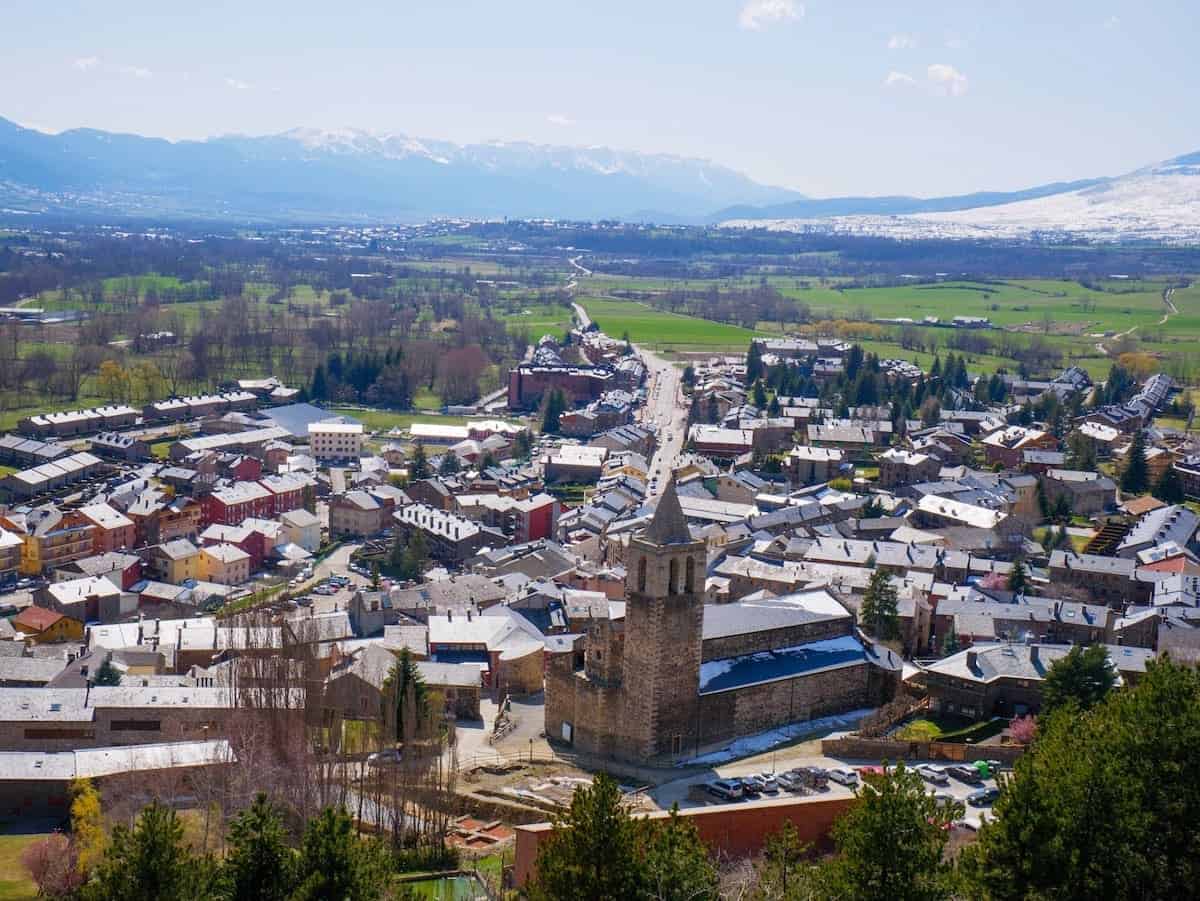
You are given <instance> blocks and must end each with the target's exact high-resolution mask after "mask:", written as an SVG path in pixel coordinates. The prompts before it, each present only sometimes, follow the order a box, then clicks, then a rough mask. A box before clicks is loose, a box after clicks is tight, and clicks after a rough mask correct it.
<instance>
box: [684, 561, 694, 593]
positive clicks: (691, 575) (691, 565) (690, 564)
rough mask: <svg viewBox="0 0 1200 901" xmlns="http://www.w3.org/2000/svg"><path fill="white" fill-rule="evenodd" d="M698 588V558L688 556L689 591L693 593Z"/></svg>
mask: <svg viewBox="0 0 1200 901" xmlns="http://www.w3.org/2000/svg"><path fill="white" fill-rule="evenodd" d="M695 590H696V558H695V557H688V558H687V589H686V591H687V593H688V594H692V593H693V592H694V591H695Z"/></svg>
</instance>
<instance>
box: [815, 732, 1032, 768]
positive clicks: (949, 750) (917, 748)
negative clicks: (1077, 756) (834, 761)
mask: <svg viewBox="0 0 1200 901" xmlns="http://www.w3.org/2000/svg"><path fill="white" fill-rule="evenodd" d="M1024 751H1025V749H1024V748H1023V747H1014V746H1012V745H968V744H963V743H956V742H948V741H898V740H896V739H887V738H858V737H856V736H853V735H850V736H845V737H843V738H827V739H825V740H824V741H822V742H821V753H822V754H825V755H826V756H828V757H849V758H858V759H864V760H949V761H954V762H963V761H970V760H999V761H1000V762H1001V763H1006V764H1011V763H1013V761H1015V760H1016V759H1017V758H1018V757H1020V756H1021V754H1023V753H1024Z"/></svg>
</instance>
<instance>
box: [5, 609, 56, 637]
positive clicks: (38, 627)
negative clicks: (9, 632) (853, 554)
mask: <svg viewBox="0 0 1200 901" xmlns="http://www.w3.org/2000/svg"><path fill="white" fill-rule="evenodd" d="M62 618H63V615H62V614H61V613H56V612H54V611H53V610H47V609H46V608H45V607H26V608H25V609H24V610H22V611H21V612H20V613H18V614H17V615H16V616H14V617H13V618H12V624H13V625H14V626H15V627H16V628H17V629H19V630H20V631H22V632H45V631H46V630H47V629H49V628H50V627H51V626H53V625H54V624H55V623H56V622H58V621H59V620H60V619H62Z"/></svg>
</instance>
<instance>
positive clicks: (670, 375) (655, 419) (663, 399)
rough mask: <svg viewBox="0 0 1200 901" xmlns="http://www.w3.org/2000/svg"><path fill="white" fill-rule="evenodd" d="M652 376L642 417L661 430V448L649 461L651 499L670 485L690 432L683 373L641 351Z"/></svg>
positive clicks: (662, 360)
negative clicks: (681, 383) (681, 388)
mask: <svg viewBox="0 0 1200 901" xmlns="http://www.w3.org/2000/svg"><path fill="white" fill-rule="evenodd" d="M638 352H639V353H640V354H641V356H642V359H643V360H644V361H645V362H646V367H647V368H648V369H649V370H650V376H649V378H648V379H647V382H646V392H647V398H646V406H645V407H643V408H642V411H641V418H642V422H643V423H644V424H646V425H652V426H654V428H656V429H657V430H658V449H657V450H656V451H655V453H654V457H653V459H651V461H650V481H651V484H652V485H653V487H652V488H651V489H650V496H651V497H656V496H657V495H658V494H659V493H661V492H662V490H663V489H664V488H665V487H666V485H667V480H668V479H669V478H670V475H671V471H672V470H673V469H674V468H675V467H676V466H677V465H678V463H679V455H680V453H681V452H682V451H683V442H684V438H685V433H686V431H687V408H686V407H685V406H684V401H683V394H682V392H681V391H680V378H681V375H682V373H681V372H680V371H679V369H678V368H677V367H676V366H674V365H672V364H671V363H670V362H668V361H667V360H664V359H663V358H662V357H659V356H656V355H655V354H652V353H650V351H648V350H645V349H643V348H638Z"/></svg>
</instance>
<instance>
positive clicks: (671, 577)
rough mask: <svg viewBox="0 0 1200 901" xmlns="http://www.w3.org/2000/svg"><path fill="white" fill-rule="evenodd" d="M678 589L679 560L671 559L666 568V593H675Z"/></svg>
mask: <svg viewBox="0 0 1200 901" xmlns="http://www.w3.org/2000/svg"><path fill="white" fill-rule="evenodd" d="M678 591H679V561H678V560H672V561H671V565H670V566H669V567H668V568H667V594H676V593H678Z"/></svg>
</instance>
